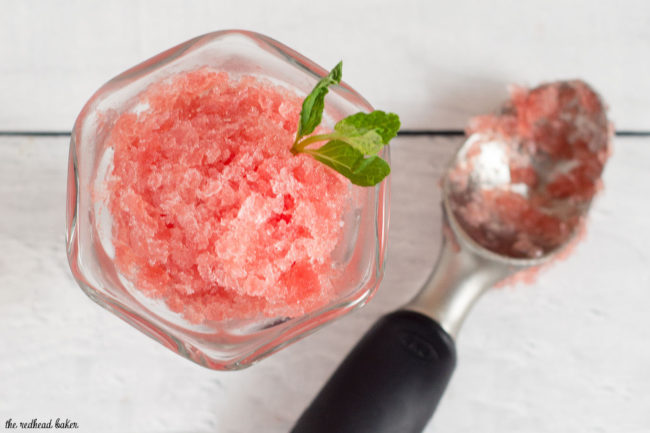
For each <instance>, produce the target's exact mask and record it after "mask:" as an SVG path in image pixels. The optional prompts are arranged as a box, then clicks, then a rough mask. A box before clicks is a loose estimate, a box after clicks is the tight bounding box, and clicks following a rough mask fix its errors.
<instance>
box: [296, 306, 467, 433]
mask: <svg viewBox="0 0 650 433" xmlns="http://www.w3.org/2000/svg"><path fill="white" fill-rule="evenodd" d="M455 365H456V350H455V345H454V340H453V339H452V338H451V337H450V336H449V334H447V333H446V332H445V331H444V330H443V329H442V328H441V327H440V325H439V324H438V323H436V322H435V321H434V320H433V319H431V318H429V317H427V316H425V315H423V314H420V313H416V312H414V311H406V310H402V311H397V312H394V313H391V314H388V315H386V316H384V317H382V318H381V319H379V321H378V322H377V323H375V325H374V326H373V327H372V328H371V329H370V330H369V331H368V332H367V333H366V335H365V336H364V337H363V338H362V339H361V341H360V342H359V343H358V344H357V345H356V346H355V347H354V349H352V351H351V352H350V354H349V355H348V356H347V358H346V359H345V360H344V361H343V363H342V364H341V365H340V366H339V367H338V369H337V370H336V371H335V372H334V374H333V375H332V377H331V378H330V379H329V381H328V382H327V384H326V385H325V387H324V388H323V389H322V390H321V391H320V393H319V394H318V395H317V396H316V398H315V399H314V401H312V403H311V404H310V405H309V407H308V408H307V409H306V410H305V412H304V413H303V414H302V416H301V417H300V419H299V420H298V422H297V423H296V425H295V426H294V427H293V430H291V433H420V432H421V431H422V430H423V429H424V427H425V426H426V424H427V422H428V421H429V419H430V418H431V416H432V415H433V412H434V410H435V409H436V406H437V405H438V401H440V397H442V394H443V392H444V391H445V388H446V387H447V383H448V382H449V379H450V378H451V374H452V372H453V370H454V367H455Z"/></svg>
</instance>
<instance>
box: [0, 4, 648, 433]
mask: <svg viewBox="0 0 650 433" xmlns="http://www.w3.org/2000/svg"><path fill="white" fill-rule="evenodd" d="M0 8H1V9H0V10H1V13H0V59H1V60H2V61H0V132H2V131H26V132H28V133H29V132H35V131H44V130H69V129H70V128H71V126H72V123H73V121H74V118H75V116H76V115H77V113H78V111H79V110H80V109H81V106H82V105H83V103H84V102H85V100H86V99H87V98H88V97H90V95H91V94H92V92H93V91H94V90H95V89H96V88H98V87H99V86H100V85H101V84H102V83H103V82H104V81H106V80H107V79H109V78H110V77H112V76H114V75H115V74H117V73H119V72H120V71H122V70H123V69H125V68H127V67H129V66H131V65H133V64H135V63H137V62H139V61H141V60H143V59H145V58H148V57H150V56H151V55H153V54H155V53H157V52H159V51H161V50H163V49H165V48H168V47H169V46H171V45H174V44H176V43H179V42H181V41H183V40H186V39H188V38H190V37H193V36H196V35H198V34H201V33H205V32H208V31H212V30H218V29H224V28H247V29H251V30H256V31H259V32H262V33H265V34H268V35H270V36H272V37H275V38H276V39H278V40H280V41H282V42H284V43H286V44H288V45H290V46H292V47H294V48H295V49H297V50H298V51H300V52H302V53H304V54H306V55H307V56H309V57H311V58H312V59H314V60H315V61H317V62H318V63H320V64H322V65H324V66H328V65H333V64H334V63H335V62H336V61H338V59H339V58H343V60H344V61H345V65H346V66H345V77H346V80H347V81H348V82H349V83H350V84H351V85H353V86H354V87H355V88H357V90H359V91H360V92H361V93H362V94H364V95H365V96H366V97H367V98H368V99H369V100H370V101H371V103H373V104H374V105H375V106H377V107H379V108H382V109H386V110H392V111H396V112H398V113H399V114H400V115H401V117H402V119H403V123H404V126H405V127H406V128H407V129H426V130H431V129H445V130H447V129H460V128H462V127H463V126H464V124H465V122H466V121H467V118H468V117H469V116H470V115H473V114H477V113H483V112H486V111H490V110H492V109H494V108H495V107H496V106H497V105H498V104H499V103H500V101H501V100H502V98H503V97H504V95H505V85H506V84H507V83H511V82H520V83H527V84H535V83H537V82H539V81H542V80H548V79H556V78H566V77H581V78H585V79H587V80H589V81H590V82H592V83H593V84H594V86H595V87H596V88H597V89H598V90H599V91H600V92H601V93H602V94H603V95H604V96H605V98H606V99H607V100H608V101H609V103H610V106H611V114H612V117H613V118H614V120H615V122H616V126H617V127H618V128H619V129H624V130H638V131H650V80H648V73H649V72H650V56H648V48H649V47H650V3H648V2H647V1H645V0H638V1H633V0H629V1H621V0H619V1H614V0H600V1H593V0H577V1H568V0H565V1H560V0H546V1H544V0H533V1H525V2H524V1H506V0H496V1H491V2H481V1H467V0H465V1H454V2H443V1H422V0H401V1H399V2H398V1H394V0H392V1H387V0H384V1H372V0H359V1H350V0H347V1H344V0H330V1H328V2H326V3H322V2H319V3H317V2H305V1H291V0H276V1H273V2H267V1H263V0H254V1H253V0H248V1H245V0H239V1H237V2H227V1H218V0H200V1H199V0H197V1H171V0H163V1H156V2H154V1H146V0H116V1H111V2H106V1H81V0H79V1H57V0H54V1H41V2H39V1H35V0H3V1H2V2H1V3H0ZM323 35H325V36H323ZM67 141H68V139H67V138H66V137H58V138H56V137H36V136H31V137H30V136H24V137H9V136H0V247H1V248H0V431H4V424H5V422H6V420H7V419H8V418H12V419H13V420H14V421H27V420H30V419H32V418H39V419H41V420H47V419H49V418H57V417H60V418H66V417H67V418H70V419H72V420H73V421H76V422H78V423H79V425H80V429H79V430H77V431H80V432H88V433H113V432H116V433H117V432H119V433H129V432H134V433H189V432H192V433H207V432H210V433H248V432H264V433H282V432H286V431H287V430H288V428H289V426H290V425H291V424H292V422H293V421H294V420H295V419H296V417H297V416H298V415H299V414H300V412H301V410H302V409H303V408H304V407H305V405H306V404H307V403H308V402H309V400H310V399H311V398H312V396H313V395H314V394H315V393H316V392H317V390H318V389H320V387H321V386H322V384H323V382H324V381H325V380H326V378H327V377H328V376H329V374H330V373H331V372H332V371H333V369H334V368H335V367H336V366H337V365H338V363H339V362H340V360H341V359H342V357H343V356H344V355H345V353H347V351H348V350H349V349H350V348H351V346H352V345H353V344H354V343H355V342H356V341H357V340H358V338H359V336H360V335H361V334H362V333H363V332H364V331H365V329H367V328H368V327H369V326H370V324H371V323H372V322H373V321H374V320H375V319H376V318H377V317H379V316H380V315H381V314H383V313H385V312H388V311H391V310H393V309H394V308H397V307H398V306H400V305H401V304H402V303H403V302H404V301H406V300H407V299H409V298H410V297H411V296H412V295H413V294H414V293H415V291H417V289H418V288H419V286H420V285H421V284H422V282H423V281H424V279H425V277H426V275H427V274H428V272H429V270H430V268H431V267H432V265H433V263H434V260H435V256H436V254H437V252H438V248H439V243H440V210H439V204H438V203H439V199H440V197H439V192H438V190H437V188H436V187H435V186H434V185H435V182H436V181H437V179H438V177H439V176H440V173H441V170H442V167H443V166H444V164H445V163H446V161H447V159H448V158H449V157H450V156H451V155H452V154H453V152H454V149H455V147H456V146H457V145H458V144H459V143H460V141H461V138H460V137H455V138H454V137H452V138H445V137H440V136H435V135H432V136H424V137H402V138H399V139H398V140H397V143H396V144H395V146H394V147H393V193H392V216H391V230H390V237H389V250H388V262H387V270H386V276H385V279H384V282H383V284H382V286H381V288H380V291H379V293H378V295H377V297H376V298H375V299H374V300H373V301H372V302H371V303H370V304H369V305H368V306H367V307H366V308H364V309H362V310H360V311H358V312H356V313H354V314H352V315H350V316H347V317H345V318H343V319H341V320H339V321H337V322H336V323H334V324H332V325H330V326H328V327H326V328H325V329H323V330H322V331H320V332H318V333H317V334H315V335H313V336H310V337H309V338H307V339H305V340H303V341H301V342H299V343H297V344H295V345H293V346H291V347H289V348H287V349H285V350H283V351H281V352H279V353H277V354H275V355H273V356H272V357H271V358H268V359H266V360H264V361H263V362H261V363H260V364H259V365H256V366H254V367H252V368H250V369H248V370H245V371H241V372H235V373H220V372H214V371H210V370H206V369H203V368H201V367H198V366H196V365H194V364H192V363H190V362H188V361H186V360H184V359H182V358H180V357H178V356H177V355H174V354H173V353H171V352H170V351H168V350H167V349H165V348H163V347H162V346H160V345H159V344H157V343H155V342H154V341H152V340H150V339H149V338H148V337H146V336H144V335H143V334H141V333H139V332H137V331H135V330H134V329H132V328H131V327H130V326H128V325H127V324H125V323H123V322H122V321H121V320H119V319H117V318H115V317H114V316H112V315H111V314H110V313H108V312H106V311H105V310H103V309H101V308H100V307H98V306H96V305H95V304H94V303H92V302H91V301H90V300H89V299H87V298H86V296H85V295H84V294H83V293H82V292H81V290H80V289H79V288H78V287H77V286H76V284H75V283H74V281H73V280H72V277H71V275H70V272H69V270H68V266H67V262H66V259H65V252H64V213H65V211H64V209H65V187H66V179H65V177H66V165H67ZM615 146H616V147H615V153H614V156H613V158H612V160H611V162H610V164H609V166H608V167H607V170H606V173H605V184H606V189H605V191H604V193H603V194H602V195H601V196H600V197H599V199H598V201H597V203H596V204H595V207H594V209H593V213H592V216H591V221H590V226H589V233H588V236H587V238H586V239H585V241H584V242H583V243H582V244H580V246H579V247H578V249H577V251H576V252H575V254H574V255H573V256H572V257H571V258H570V259H568V260H567V261H565V262H562V263H558V264H557V265H556V266H554V267H553V268H551V269H550V270H548V271H547V272H546V273H544V274H543V275H542V276H541V278H540V279H539V281H538V282H537V283H536V284H534V285H532V286H520V287H514V288H506V289H501V290H495V291H492V292H490V293H489V294H488V295H487V296H485V298H484V299H483V300H482V301H481V302H480V303H479V305H478V306H477V308H476V309H475V311H473V313H472V314H471V316H470V318H469V320H468V322H467V323H466V325H465V327H464V329H463V330H462V333H461V336H460V340H459V342H458V344H459V347H458V353H459V365H458V368H457V370H456V372H455V375H454V378H453V379H452V382H451V384H450V387H449V389H448V391H447V393H446V395H445V397H444V399H443V401H442V403H441V405H440V406H439V408H438V411H437V413H436V415H435V417H434V419H433V421H432V423H431V424H430V425H429V426H428V428H427V430H426V432H427V433H433V432H451V433H454V432H456V433H462V432H482V433H496V432H498V433H505V432H517V433H558V432H571V433H604V432H607V433H610V432H614V433H642V432H643V433H646V432H648V431H650V411H648V408H649V407H650V344H649V343H650V316H649V315H648V312H649V311H650V266H649V265H650V252H649V248H648V245H649V244H650V223H649V222H648V221H649V220H648V215H649V214H650V199H649V197H650V170H648V168H647V167H648V166H649V165H650V137H636V138H632V137H630V138H621V137H618V138H617V139H616V142H615ZM8 431H9V430H8ZM14 431H16V430H14ZM18 431H20V430H18Z"/></svg>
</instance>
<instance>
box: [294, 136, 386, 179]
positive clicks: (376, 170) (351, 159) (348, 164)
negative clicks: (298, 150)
mask: <svg viewBox="0 0 650 433" xmlns="http://www.w3.org/2000/svg"><path fill="white" fill-rule="evenodd" d="M304 152H305V153H309V154H310V155H312V156H313V157H314V159H316V160H317V161H320V162H322V163H323V164H325V165H327V166H329V167H331V168H333V169H334V170H336V171H337V172H339V173H341V174H342V175H343V176H345V177H347V178H348V179H350V181H351V182H352V183H353V184H355V185H359V186H373V185H376V184H378V183H379V182H381V181H382V180H383V179H384V178H385V177H386V176H388V174H389V173H390V167H389V166H388V163H387V162H386V161H384V160H383V159H381V158H380V157H378V156H371V157H369V158H364V155H363V153H361V152H360V151H359V150H357V149H355V148H354V147H352V146H351V145H349V144H348V143H345V142H343V141H340V140H332V141H330V142H328V143H327V144H325V145H324V146H321V147H320V148H318V149H305V150H304Z"/></svg>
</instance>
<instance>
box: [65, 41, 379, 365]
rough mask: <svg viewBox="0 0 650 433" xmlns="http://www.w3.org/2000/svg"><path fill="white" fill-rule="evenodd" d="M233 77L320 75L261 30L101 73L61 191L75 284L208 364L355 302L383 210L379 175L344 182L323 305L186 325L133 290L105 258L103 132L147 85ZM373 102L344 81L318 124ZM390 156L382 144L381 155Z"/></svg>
mask: <svg viewBox="0 0 650 433" xmlns="http://www.w3.org/2000/svg"><path fill="white" fill-rule="evenodd" d="M205 66H207V67H209V68H212V69H215V70H220V71H226V72H228V73H229V74H232V75H233V76H238V75H253V76H256V77H259V78H263V79H265V80H267V81H271V82H273V83H275V84H278V85H281V86H284V87H287V88H289V89H292V90H293V91H294V92H295V93H296V94H298V95H300V96H301V97H302V96H304V95H306V94H307V93H309V92H310V91H311V89H312V88H313V86H314V84H315V83H316V81H317V80H318V79H319V78H320V77H321V76H323V75H325V74H326V73H327V71H326V70H324V69H323V68H321V67H319V66H317V65H316V64H314V63H313V62H311V61H310V60H308V59H307V58H305V57H303V56H302V55H300V54H298V53H296V52H295V51H293V50H292V49H290V48H288V47H286V46H284V45H282V44H281V43H279V42H277V41H275V40H273V39H271V38H268V37H266V36H263V35H260V34H256V33H252V32H247V31H239V30H230V31H221V32H215V33H210V34H207V35H204V36H200V37H198V38H195V39H192V40H190V41H187V42H185V43H183V44H180V45H178V46H176V47H174V48H171V49H169V50H167V51H165V52H163V53H161V54H159V55H157V56H155V57H153V58H151V59H149V60H147V61H145V62H143V63H141V64H139V65H137V66H135V67H133V68H131V69H129V70H128V71H126V72H123V73H122V74H120V75H118V76H117V77H115V78H113V79H112V80H110V81H109V82H108V83H106V84H105V85H104V86H102V87H101V88H100V89H99V90H98V91H97V92H96V93H95V94H94V95H93V97H92V98H91V99H90V100H89V101H88V102H87V103H86V105H85V106H84V108H83V109H82V111H81V113H80V114H79V117H78V118H77V120H76V122H75V126H74V129H73V131H72V137H71V141H70V157H69V168H68V194H67V253H68V260H69V263H70V268H71V270H72V273H73V274H74V276H75V278H76V280H77V282H78V283H79V285H80V286H81V288H82V289H83V290H84V292H85V293H86V294H87V295H88V296H89V297H90V298H91V299H92V300H94V301H95V302H97V303H98V304H99V305H101V306H102V307H104V308H106V309H108V310H109V311H111V312H113V313H114V314H116V315H117V316H119V317H120V318H122V319H124V320H125V321H126V322H128V323H130V324H131V325H133V326H134V327H135V328H137V329H139V330H140V331H142V332H144V333H145V334H147V335H149V336H150V337H152V338H153V339H155V340H157V341H158V342H160V343H162V344H163V345H165V346H166V347H168V348H169V349H171V350H173V351H174V352H176V353H178V354H180V355H182V356H184V357H186V358H188V359H190V360H192V361H194V362H196V363H198V364H200V365H203V366H206V367H209V368H213V369H217V370H231V369H239V368H244V367H246V366H249V365H251V364H252V363H254V362H255V361H257V360H259V359H261V358H263V357H265V356H268V355H270V354H271V353H273V352H275V351H277V350H278V349H280V348H282V347H283V346H286V345H287V344H289V343H291V342H293V341H296V340H297V339H299V338H302V337H304V336H305V335H307V334H309V333H310V332H313V331H314V330H315V329H317V328H318V327H320V326H322V325H324V324H325V323H327V322H329V321H331V320H333V319H335V318H337V317H339V316H341V315H343V314H345V313H347V312H349V311H351V310H352V309H354V308H357V307H360V306H362V305H364V304H365V303H366V302H367V301H368V300H369V299H370V297H371V296H372V295H373V294H374V292H375V290H376V288H377V286H378V285H379V282H380V280H381V278H382V275H383V270H384V256H385V251H386V235H387V230H388V215H389V189H388V178H387V179H385V180H384V181H383V182H382V183H380V184H379V185H377V186H375V187H371V188H361V187H356V186H351V187H350V193H351V194H350V196H351V200H350V204H349V206H348V208H347V210H346V212H345V214H344V217H343V224H344V225H343V234H342V236H341V239H340V240H339V242H338V245H337V247H336V249H335V250H334V252H333V257H332V259H333V262H334V263H335V265H336V267H337V269H341V270H342V272H340V273H336V276H335V277H333V280H332V282H333V285H334V287H335V289H336V292H337V295H336V298H335V299H333V300H332V301H331V302H330V303H329V304H328V305H326V306H324V307H322V308H320V309H318V310H315V311H312V312H311V313H309V314H306V315H303V316H300V317H273V318H268V317H258V318H254V319H241V320H227V321H222V322H209V323H202V324H198V325H197V324H194V323H190V322H188V321H187V320H185V319H184V318H183V317H182V316H181V315H180V314H177V313H174V312H172V311H171V310H169V308H168V307H167V306H166V304H165V303H164V301H163V300H160V299H152V298H148V297H147V296H145V295H144V294H143V293H141V292H140V291H139V290H138V288H137V287H134V286H133V284H131V283H130V282H129V281H128V279H126V278H125V277H124V276H123V275H121V274H120V272H119V270H118V269H117V268H116V266H115V263H114V261H113V258H114V254H115V253H114V248H113V246H112V240H111V239H112V237H111V233H112V219H111V215H110V212H109V211H108V208H107V206H106V202H105V201H102V200H101V199H99V198H98V197H102V194H101V193H98V191H100V190H101V189H102V185H104V181H105V179H106V176H107V175H109V174H110V170H111V168H110V167H111V162H112V149H110V148H109V147H108V146H107V145H106V142H107V137H108V136H109V134H110V132H111V129H112V127H113V125H114V122H115V120H116V118H117V117H118V116H119V115H120V114H121V113H123V112H125V111H128V110H133V108H134V104H135V101H136V100H137V97H138V95H139V94H140V93H141V92H143V91H144V90H145V89H147V87H148V86H150V85H151V84H152V83H155V82H158V81H160V80H164V79H166V78H168V77H170V76H173V75H175V74H178V73H181V72H185V71H192V70H195V69H198V68H201V67H205ZM359 111H364V112H369V111H372V107H371V106H370V104H368V102H367V101H366V100H364V99H363V98H362V97H361V96H360V95H359V94H358V93H357V92H355V91H354V90H353V89H351V88H350V87H349V86H347V85H346V84H341V85H340V86H333V87H332V88H331V89H330V93H329V94H328V96H327V98H326V110H325V113H324V116H323V125H324V126H326V127H333V125H334V123H336V122H337V121H338V120H340V119H341V118H343V117H346V116H348V115H350V114H354V113H356V112H359ZM381 156H382V157H383V158H385V159H389V149H388V147H385V148H384V150H383V151H382V153H381Z"/></svg>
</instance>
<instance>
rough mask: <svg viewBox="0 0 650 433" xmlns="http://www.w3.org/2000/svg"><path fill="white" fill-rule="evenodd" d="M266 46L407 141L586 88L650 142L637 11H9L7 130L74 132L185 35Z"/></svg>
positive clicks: (622, 124) (365, 4) (405, 4)
mask: <svg viewBox="0 0 650 433" xmlns="http://www.w3.org/2000/svg"><path fill="white" fill-rule="evenodd" d="M227 28H246V29H251V30H255V31H258V32H261V33H265V34H268V35H269V36H272V37H274V38H276V39H278V40H280V41H282V42H284V43H285V44H287V45H289V46H291V47H293V48H295V49H296V50H298V51H299V52H302V53H304V54H306V55H307V56H308V57H310V58H312V59H314V60H315V61H316V62H318V63H320V64H322V65H324V66H326V67H328V66H331V65H334V64H335V63H336V62H337V61H338V60H339V59H341V58H342V59H343V60H344V62H345V79H346V81H347V82H349V83H350V84H351V85H352V86H353V87H355V88H356V89H357V90H359V91H360V92H361V93H362V94H363V95H365V96H366V97H367V98H368V100H369V101H371V103H372V104H374V105H375V106H376V107H378V108H381V109H385V110H391V111H395V112H397V113H399V114H400V115H401V116H402V119H403V123H404V127H405V128H407V129H450V128H451V129H453V128H456V129H462V128H463V127H464V126H465V124H466V122H467V119H468V118H469V117H470V116H472V115H476V114H482V113H484V112H487V111H491V110H494V109H495V108H496V107H497V106H498V105H499V104H500V102H501V101H502V100H503V98H504V97H505V95H506V90H505V89H506V85H508V84H509V83H520V84H524V85H535V84H537V83H539V82H542V81H547V80H554V79H563V78H574V77H581V78H584V79H586V80H588V81H589V82H591V83H592V84H593V85H594V86H595V87H596V88H597V89H598V90H599V91H600V92H602V94H603V95H604V96H605V98H606V99H607V101H608V102H609V104H610V106H611V114H612V117H613V119H614V121H615V123H616V125H617V127H618V128H619V129H627V130H650V115H648V114H649V113H650V109H649V108H650V107H649V106H648V101H650V80H648V79H647V75H648V72H649V71H650V56H647V55H645V54H646V53H647V51H648V41H649V40H650V3H649V2H647V1H645V0H630V1H626V2H625V3H624V4H621V2H619V1H617V0H602V1H598V2H594V1H592V0H574V1H571V2H567V1H564V0H531V1H526V2H512V1H509V0H496V1H492V2H481V1H468V0H465V1H454V2H446V3H444V5H443V4H441V3H440V2H427V1H420V0H404V1H400V2H397V1H392V0H380V1H373V0H359V1H355V2H350V1H347V0H331V1H330V2H328V3H327V7H325V8H323V7H315V6H314V5H313V4H312V3H310V2H295V1H291V0H278V1H274V2H267V1H264V0H248V1H237V2H215V1H210V0H200V1H192V2H187V1H180V0H161V1H156V2H152V1H146V0H137V1H134V0H116V1H111V2H102V1H74V2H70V1H51V2H41V3H35V2H29V1H23V0H7V1H5V2H3V13H2V14H1V15H0V41H3V43H1V44H0V58H1V59H2V63H1V64H0V101H3V103H2V104H1V105H0V130H69V129H70V128H71V127H72V125H73V122H74V119H75V117H76V115H77V114H78V112H79V111H80V110H81V107H82V106H83V104H84V102H85V101H86V100H87V99H89V97H90V96H91V95H92V93H93V92H94V91H95V90H96V89H97V88H99V87H100V86H101V84H102V83H103V82H105V81H106V80H108V79H109V78H111V77H112V76H115V75H117V74H118V73H119V72H121V71H122V70H124V69H126V68H127V67H130V66H132V65H134V64H136V63H138V62H140V61H142V60H144V59H146V58H149V57H151V56H152V55H154V54H156V53H158V52H160V51H162V50H164V49H166V48H169V47H171V46H173V45H176V44H177V43H180V42H182V41H184V40H187V39H189V38H191V37H194V36H197V35H199V34H202V33H207V32H210V31H215V30H221V29H227Z"/></svg>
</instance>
